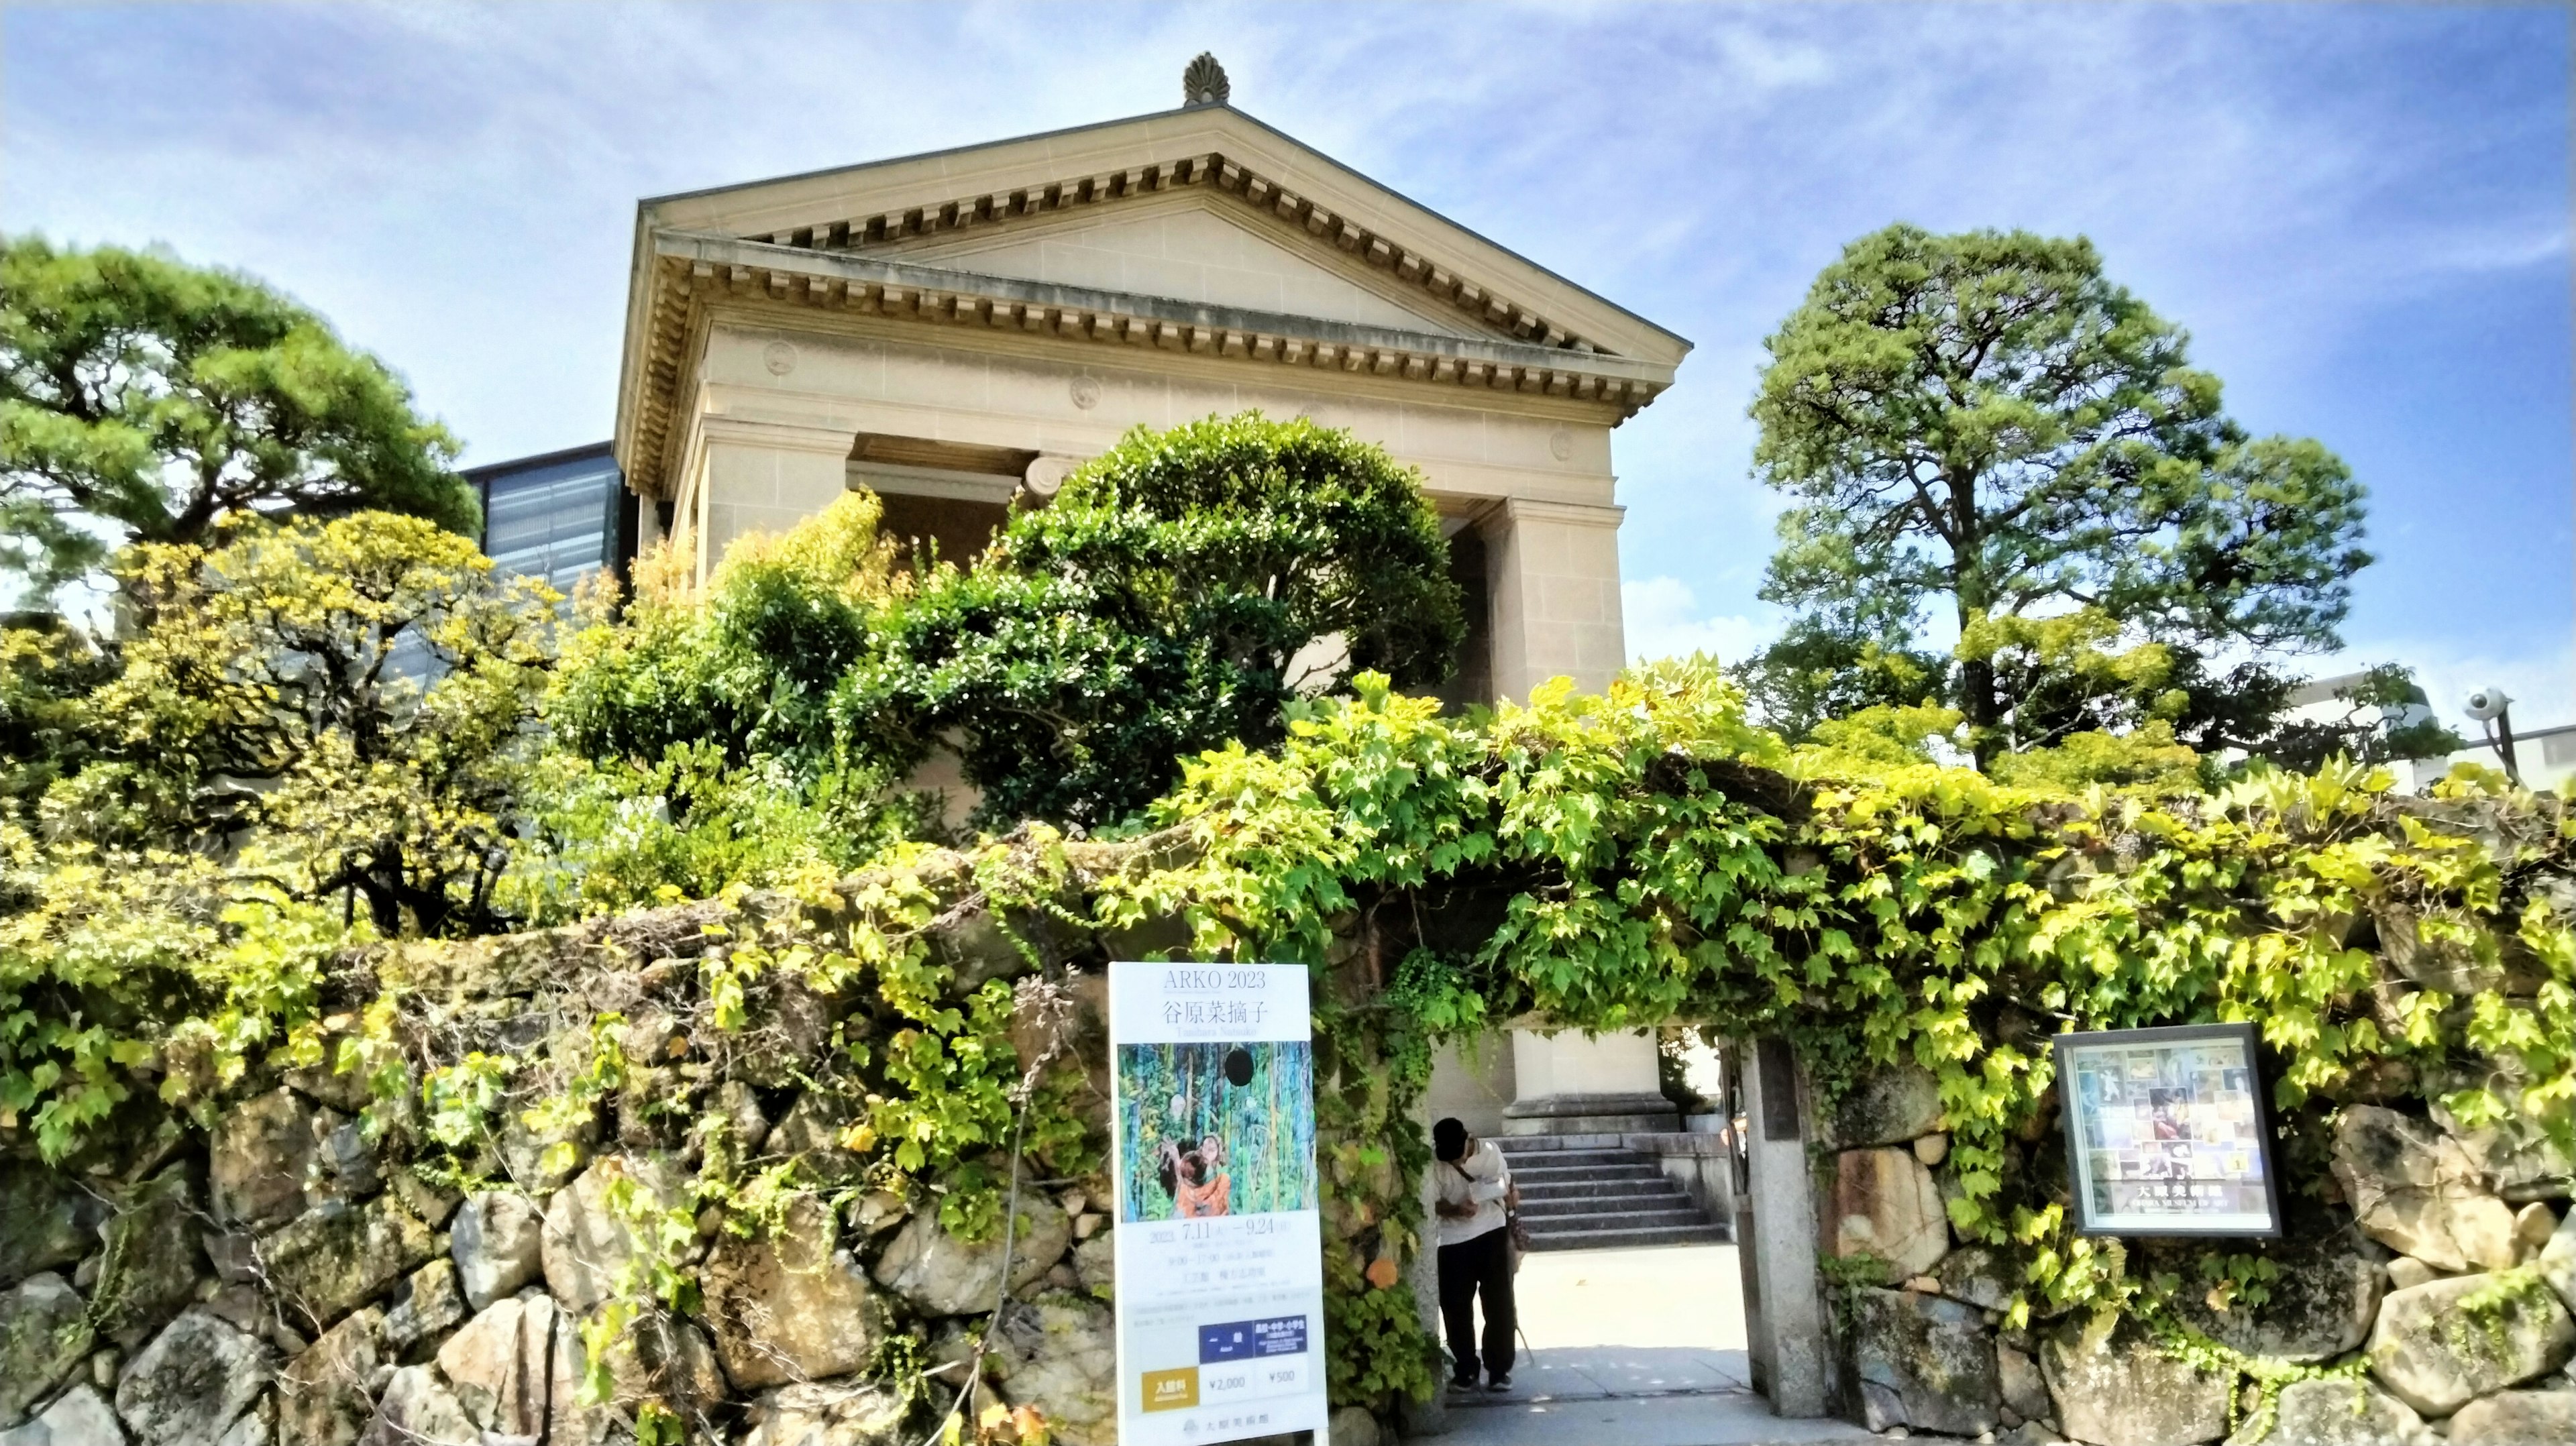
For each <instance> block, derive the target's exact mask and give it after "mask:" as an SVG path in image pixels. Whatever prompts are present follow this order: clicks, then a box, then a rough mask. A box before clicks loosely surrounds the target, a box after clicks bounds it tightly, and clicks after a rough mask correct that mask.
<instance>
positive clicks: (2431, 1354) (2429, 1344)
mask: <svg viewBox="0 0 2576 1446" xmlns="http://www.w3.org/2000/svg"><path fill="white" fill-rule="evenodd" d="M2570 1354H2576V1321H2571V1320H2570V1319H2569V1317H2568V1313H2567V1307H2566V1306H2564V1305H2562V1304H2561V1303H2560V1302H2559V1300H2558V1297H2557V1296H2555V1295H2553V1294H2551V1293H2550V1292H2549V1291H2548V1290H2546V1289H2544V1288H2543V1287H2542V1286H2541V1284H2540V1282H2539V1280H2538V1279H2537V1278H2536V1277H2532V1276H2527V1275H2515V1276H2494V1275H2463V1276H2455V1277H2453V1278H2451V1279H2448V1280H2437V1281H2433V1282H2432V1283H2430V1284H2428V1285H2419V1286H2416V1287H2415V1288H2414V1289H2412V1290H2399V1291H2391V1292H2390V1293H2389V1295H2388V1298H2387V1299H2386V1300H2384V1301H2382V1302H2380V1306H2379V1324H2378V1325H2377V1326H2376V1327H2375V1328H2374V1329H2373V1330H2372V1331H2371V1335H2370V1371H2371V1374H2372V1375H2375V1376H2377V1377H2378V1378H2379V1382H2380V1384H2381V1385H2383V1386H2386V1387H2387V1388H2388V1389H2389V1390H2390V1391H2391V1392H2392V1393H2394V1394H2395V1395H2396V1397H2397V1398H2398V1399H2399V1400H2401V1401H2404V1402H2405V1403H2406V1404H2407V1405H2409V1406H2412V1407H2414V1408H2415V1409H2416V1410H2417V1411H2420V1412H2422V1413H2423V1414H2425V1415H2427V1416H2447V1415H2449V1414H2451V1413H2452V1412H2453V1411H2456V1410H2458V1409H2459V1408H2460V1407H2462V1406H2464V1405H2466V1404H2467V1403H2468V1402H2469V1401H2470V1400H2471V1399H2473V1398H2475V1397H2478V1396H2483V1395H2485V1394H2486V1393H2488V1392H2489V1391H2500V1390H2503V1389H2504V1388H2505V1387H2507V1386H2514V1385H2520V1384H2521V1383H2522V1382H2524V1381H2528V1380H2530V1379H2532V1378H2533V1377H2534V1376H2538V1375H2542V1374H2545V1373H2546V1372H2549V1371H2554V1370H2556V1369H2558V1368H2559V1367H2560V1366H2561V1365H2564V1364H2566V1361H2567V1358H2568V1356H2569V1355H2570Z"/></svg>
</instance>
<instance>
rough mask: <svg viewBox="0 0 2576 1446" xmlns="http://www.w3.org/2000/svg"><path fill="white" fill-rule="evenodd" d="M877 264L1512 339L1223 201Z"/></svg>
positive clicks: (1144, 200) (1133, 206) (895, 252)
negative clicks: (934, 268) (897, 263)
mask: <svg viewBox="0 0 2576 1446" xmlns="http://www.w3.org/2000/svg"><path fill="white" fill-rule="evenodd" d="M868 254H872V255H882V256H885V257H886V258H887V259H890V260H900V261H908V262H913V263H915V264H919V265H927V266H943V267H949V268H952V269H954V270H958V271H966V272H972V273H975V274H977V275H983V276H1009V277H1016V278H1018V279H1020V280H1023V281H1042V282H1047V283H1050V284H1053V285H1057V286H1080V287H1089V288H1092V289H1094V290H1099V291H1114V292H1126V293H1130V294H1133V295H1138V296H1161V297H1169V298H1171V299H1173V300H1176V301H1187V302H1197V303H1203V304H1207V305H1212V306H1222V307H1233V308H1238V309H1241V310H1246V311H1257V312H1268V313H1275V314H1278V315H1283V316H1311V317H1318V318H1321V319H1323V320H1326V321H1341V322H1349V323H1351V324H1353V325H1357V326H1374V327H1384V328H1387V329H1390V330H1396V331H1416V332H1430V333H1432V334H1434V335H1439V336H1457V337H1483V338H1495V339H1508V338H1509V334H1508V333H1507V332H1504V331H1503V330H1502V329H1500V328H1497V327H1489V326H1483V325H1479V324H1478V322H1477V320H1476V319H1475V318H1473V317H1470V316H1469V315H1467V314H1466V313H1464V312H1462V311H1460V310H1459V309H1458V308H1457V307H1455V306H1444V305H1442V304H1441V303H1440V302H1439V301H1438V300H1437V299H1436V298H1434V297H1432V296H1430V295H1428V294H1426V293H1425V292H1423V291H1422V289H1421V288H1419V287H1408V286H1405V285H1403V284H1402V283H1401V282H1400V281H1398V280H1397V279H1396V278H1393V277H1389V276H1386V275H1384V274H1383V273H1382V272H1380V271H1378V270H1376V269H1374V268H1371V267H1369V266H1367V265H1365V264H1364V263H1361V262H1358V261H1355V260H1353V259H1352V258H1350V257H1349V256H1347V255H1346V254H1345V253H1343V252H1342V251H1340V250H1339V249H1338V248H1336V247H1334V246H1332V245H1331V244H1330V243H1326V242H1319V241H1317V240H1315V239H1314V238H1312V237H1309V236H1307V235H1306V234H1305V233H1304V232H1303V231H1302V230H1301V229H1299V228H1292V227H1287V226H1282V225H1278V224H1276V223H1271V222H1269V221H1268V219H1267V218H1266V217H1264V216H1262V215H1261V214H1259V213H1257V212H1254V211H1252V210H1251V209H1250V208H1249V207H1246V206H1244V205H1242V204H1241V203H1240V202H1237V201H1235V200H1233V199H1232V198H1230V197H1227V196H1226V195H1225V194H1224V193H1222V192H1215V191H1210V190H1206V189H1202V188H1192V189H1191V190H1187V191H1181V192H1177V193H1174V194H1170V195H1164V196H1142V197H1139V198H1137V199H1136V200H1133V201H1128V202H1121V203H1113V204H1111V205H1108V206H1101V207H1093V208H1090V209H1088V210H1084V211H1079V212H1075V213H1072V214H1069V215H1062V216H1053V217H1040V218H1035V219H1032V220H1029V221H1027V222H1025V223H1023V224H1021V225H1018V226H1008V227H994V226H987V227H982V228H979V229H977V230H974V231H968V232H962V233H952V234H951V235H948V236H936V235H934V236H930V237H925V238H921V239H919V240H915V241H910V242H894V243H887V244H883V245H880V246H877V247H872V248H870V249H869V252H868Z"/></svg>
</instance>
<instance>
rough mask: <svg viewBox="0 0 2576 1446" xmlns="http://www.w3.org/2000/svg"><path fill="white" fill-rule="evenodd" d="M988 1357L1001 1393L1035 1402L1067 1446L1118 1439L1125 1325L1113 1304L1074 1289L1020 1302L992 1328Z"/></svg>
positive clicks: (1017, 1402)
mask: <svg viewBox="0 0 2576 1446" xmlns="http://www.w3.org/2000/svg"><path fill="white" fill-rule="evenodd" d="M1056 1214H1058V1215H1059V1216H1061V1215H1062V1214H1063V1212H1062V1211H1057V1212H1056ZM985 1359H986V1360H987V1361H988V1362H990V1363H992V1366H993V1373H994V1374H995V1375H996V1376H997V1377H999V1378H1000V1382H1001V1393H1002V1399H1003V1400H1005V1401H1008V1402H1010V1403H1011V1404H1012V1405H1014V1406H1029V1407H1033V1408H1035V1409H1036V1410H1037V1411H1038V1413H1039V1414H1041V1415H1043V1416H1044V1417H1045V1418H1046V1423H1047V1429H1048V1430H1049V1432H1050V1433H1051V1434H1052V1439H1054V1440H1055V1441H1057V1442H1060V1443H1062V1446H1111V1443H1114V1442H1115V1441H1116V1440H1117V1439H1118V1328H1117V1318H1116V1317H1115V1316H1113V1315H1112V1314H1111V1313H1110V1311H1109V1307H1107V1306H1105V1305H1102V1304H1100V1303H1099V1302H1098V1301H1095V1300H1087V1299H1085V1298H1083V1297H1082V1296H1079V1295H1075V1294H1073V1293H1071V1292H1069V1291H1060V1292H1055V1293H1051V1294H1048V1295H1044V1296H1040V1297H1039V1298H1038V1299H1037V1300H1035V1301H1033V1302H1029V1303H1027V1304H1013V1305H1012V1306H1010V1307H1009V1308H1008V1309H1006V1310H1005V1311H1003V1312H1002V1317H1001V1321H1000V1323H999V1324H998V1325H996V1326H995V1327H994V1328H993V1330H992V1332H991V1334H990V1335H989V1337H988V1339H987V1350H986V1356H985Z"/></svg>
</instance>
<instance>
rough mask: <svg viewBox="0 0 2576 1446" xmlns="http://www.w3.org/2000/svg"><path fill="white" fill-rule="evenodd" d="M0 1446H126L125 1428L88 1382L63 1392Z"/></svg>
mask: <svg viewBox="0 0 2576 1446" xmlns="http://www.w3.org/2000/svg"><path fill="white" fill-rule="evenodd" d="M0 1446H126V1442H125V1427H124V1426H122V1425H120V1424H118V1422H117V1419H116V1412H114V1411H113V1410H110V1409H109V1408H108V1404H107V1402H106V1401H105V1400H104V1399H102V1398H101V1397H100V1396H99V1394H98V1392H97V1391H95V1390H93V1389H91V1388H90V1385H89V1383H88V1382H86V1381H84V1382H82V1383H81V1384H79V1385H77V1386H74V1387H72V1388H71V1389H70V1390H68V1391H65V1392H63V1394H62V1395H61V1397H60V1398H59V1399H57V1400H56V1401H55V1402H54V1404H52V1405H50V1406H47V1407H46V1408H45V1414H43V1415H41V1416H38V1417H37V1418H36V1419H34V1420H33V1421H30V1422H28V1423H27V1424H25V1425H23V1426H20V1427H18V1428H17V1429H15V1430H11V1431H0Z"/></svg>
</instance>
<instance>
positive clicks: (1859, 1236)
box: [1833, 1149, 1950, 1278]
mask: <svg viewBox="0 0 2576 1446" xmlns="http://www.w3.org/2000/svg"><path fill="white" fill-rule="evenodd" d="M1833 1212H1834V1213H1833V1221H1834V1225H1833V1251H1834V1254H1836V1255H1839V1256H1851V1255H1861V1254H1868V1255H1874V1256H1876V1257H1878V1258H1879V1259H1880V1260H1883V1261H1885V1262H1887V1267H1888V1270H1889V1273H1890V1274H1891V1275H1893V1276H1895V1277H1898V1278H1902V1277H1905V1276H1909V1275H1921V1274H1923V1273H1924V1272H1925V1271H1928V1270H1930V1269H1931V1268H1932V1267H1933V1266H1935V1265H1937V1264H1939V1263H1940V1260H1941V1257H1942V1256H1944V1255H1947V1254H1949V1253H1950V1217H1949V1214H1948V1212H1946V1211H1945V1210H1944V1209H1943V1208H1942V1205H1941V1190H1940V1187H1939V1186H1937V1185H1935V1184H1934V1183H1933V1182H1932V1172H1931V1171H1929V1170H1927V1169H1925V1168H1923V1162H1922V1161H1920V1160H1917V1159H1915V1158H1914V1153H1913V1152H1912V1151H1911V1150H1901V1149H1874V1150H1845V1151H1843V1152H1841V1153H1840V1154H1838V1155H1836V1156H1835V1157H1834V1200H1833Z"/></svg>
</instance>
